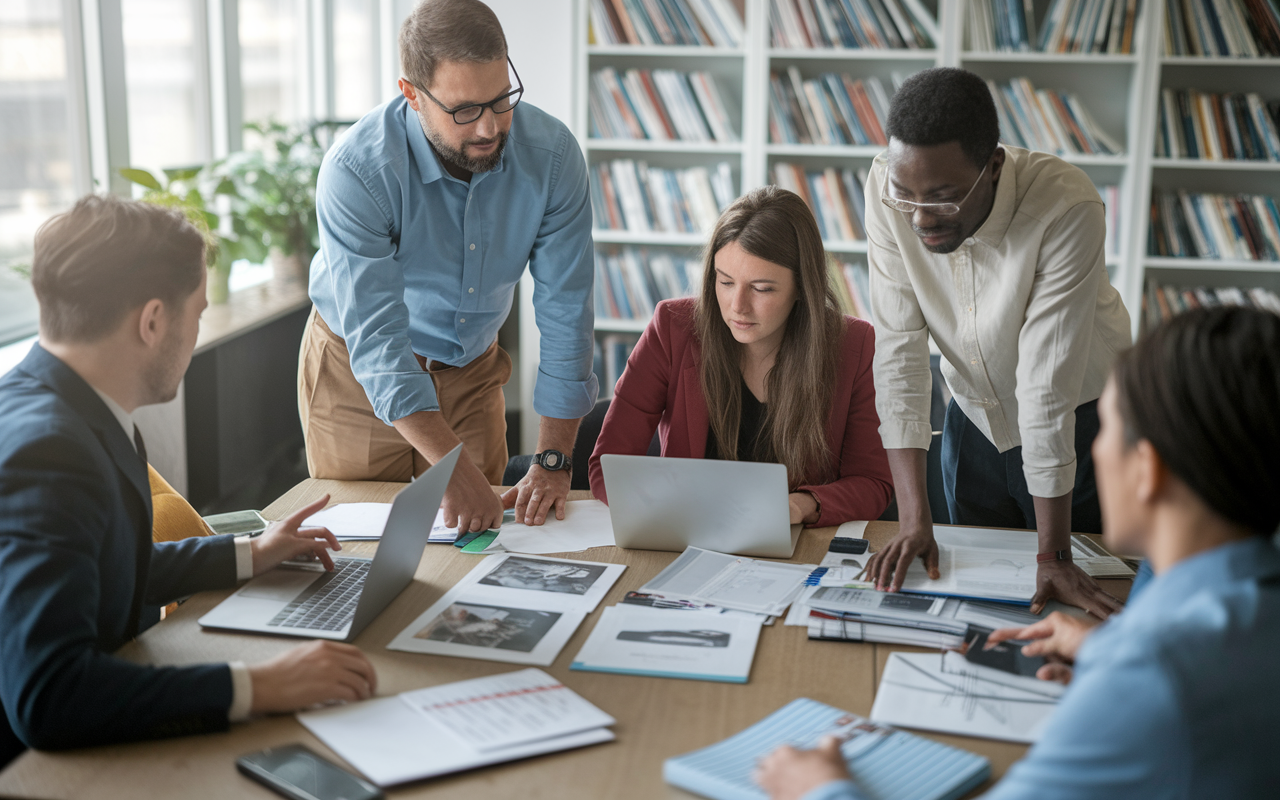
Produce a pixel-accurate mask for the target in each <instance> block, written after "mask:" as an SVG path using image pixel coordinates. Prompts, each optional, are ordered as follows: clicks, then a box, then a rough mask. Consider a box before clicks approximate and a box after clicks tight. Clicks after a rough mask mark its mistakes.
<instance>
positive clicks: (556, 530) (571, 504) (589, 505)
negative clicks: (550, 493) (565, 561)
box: [486, 500, 614, 554]
mask: <svg viewBox="0 0 1280 800" xmlns="http://www.w3.org/2000/svg"><path fill="white" fill-rule="evenodd" d="M613 543H614V542H613V522H612V520H610V518H609V507H608V506H606V505H605V504H604V503H602V502H600V501H599V500H570V501H568V502H566V503H565V504H564V519H556V515H555V511H554V510H553V511H551V512H549V513H548V514H547V521H546V522H544V523H543V524H541V525H525V524H524V523H523V522H515V521H508V522H503V523H502V529H501V530H500V531H499V533H498V538H497V539H494V540H493V543H492V544H490V545H489V547H488V548H486V550H507V551H509V552H512V553H533V554H546V553H577V552H580V551H582V550H587V549H589V548H592V547H612V546H613Z"/></svg>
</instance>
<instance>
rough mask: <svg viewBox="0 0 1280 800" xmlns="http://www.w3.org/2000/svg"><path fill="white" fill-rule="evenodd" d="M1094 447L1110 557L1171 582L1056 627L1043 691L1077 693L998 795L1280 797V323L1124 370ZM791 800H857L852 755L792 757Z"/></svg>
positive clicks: (786, 763)
mask: <svg viewBox="0 0 1280 800" xmlns="http://www.w3.org/2000/svg"><path fill="white" fill-rule="evenodd" d="M1098 410H1099V416H1100V418H1101V423H1102V425H1101V431H1100V433H1099V435H1098V438H1097V439H1096V441H1095V442H1094V445H1093V457H1094V464H1095V466H1096V469H1097V476H1098V493H1099V495H1100V500H1101V504H1102V517H1103V531H1104V536H1105V542H1106V544H1107V546H1108V548H1110V549H1111V550H1113V551H1116V552H1121V553H1131V554H1141V555H1144V556H1146V558H1147V561H1148V563H1149V564H1150V565H1151V571H1152V573H1153V574H1154V578H1153V579H1152V580H1151V582H1150V583H1149V584H1148V585H1147V587H1146V588H1145V589H1144V590H1143V592H1142V593H1141V595H1140V596H1139V597H1137V598H1135V599H1134V600H1133V601H1132V602H1131V603H1130V604H1129V605H1128V606H1127V607H1126V608H1125V610H1124V611H1123V612H1122V613H1120V614H1118V615H1116V616H1114V617H1112V618H1111V619H1110V620H1109V621H1107V622H1105V623H1103V624H1101V625H1100V626H1098V627H1096V628H1095V627H1092V626H1091V625H1090V623H1088V622H1083V621H1080V620H1077V619H1076V618H1074V617H1068V616H1065V615H1063V614H1060V613H1055V614H1053V615H1051V616H1050V617H1048V618H1047V619H1045V620H1044V621H1042V622H1039V623H1037V624H1035V625H1032V626H1030V627H1028V628H1023V629H1008V630H1005V631H999V632H997V633H996V634H992V636H991V639H992V640H993V641H996V640H1004V639H1033V640H1034V641H1032V642H1031V643H1030V644H1028V645H1026V646H1025V647H1024V649H1023V652H1024V653H1027V654H1028V655H1044V656H1048V657H1049V658H1050V659H1051V661H1052V662H1053V663H1050V664H1047V665H1046V666H1044V667H1041V671H1040V674H1039V677H1041V678H1045V679H1053V680H1060V681H1063V682H1067V683H1069V684H1070V688H1069V689H1068V690H1067V692H1066V694H1065V695H1064V696H1063V698H1062V701H1061V704H1060V706H1059V707H1058V709H1057V710H1056V711H1055V712H1054V714H1053V717H1052V718H1051V719H1050V721H1049V724H1048V726H1047V727H1046V729H1045V731H1044V734H1043V735H1042V736H1041V737H1040V740H1039V741H1038V742H1037V743H1036V745H1035V746H1034V747H1032V748H1031V750H1030V751H1029V752H1028V753H1027V757H1026V758H1025V759H1023V760H1022V761H1021V762H1019V763H1017V764H1015V765H1014V766H1013V767H1012V768H1011V769H1010V770H1009V773H1008V774H1007V775H1006V776H1005V778H1004V780H1002V781H1001V782H1000V783H999V784H998V785H997V786H996V787H995V788H994V789H993V790H992V791H991V793H990V794H988V795H987V797H988V798H989V800H1014V798H1019V799H1020V798H1028V799H1029V798H1036V800H1057V799H1058V798H1062V799H1064V800H1065V798H1081V799H1083V798H1089V799H1090V800H1099V799H1100V798H1117V800H1118V799H1119V798H1125V800H1134V799H1135V798H1144V799H1145V798H1187V799H1188V800H1190V798H1205V797H1213V798H1257V797H1274V796H1276V792H1277V791H1280V789H1277V787H1280V758H1277V757H1276V753H1280V691H1277V689H1276V676H1277V674H1280V672H1277V666H1276V665H1277V664H1278V663H1280V625H1277V624H1276V619H1277V618H1280V552H1278V551H1277V549H1276V547H1275V545H1274V543H1273V541H1272V537H1273V534H1274V533H1275V532H1276V528H1277V526H1278V525H1280V316H1277V315H1275V314H1272V313H1269V312H1264V311H1258V310H1253V309H1243V308H1216V309H1207V310H1199V311H1193V312H1188V313H1186V314H1183V315H1181V316H1178V317H1175V318H1174V319H1173V320H1171V321H1170V322H1168V323H1166V324H1165V325H1163V326H1162V327H1160V328H1158V329H1157V330H1155V331H1154V332H1153V333H1152V334H1151V335H1149V336H1147V337H1146V338H1145V339H1143V340H1142V341H1140V342H1139V343H1138V344H1137V345H1136V346H1135V347H1134V348H1133V349H1132V350H1130V351H1129V352H1128V353H1126V354H1125V355H1123V356H1121V358H1120V359H1119V360H1118V362H1117V363H1116V365H1115V369H1114V371H1113V373H1112V376H1111V379H1110V380H1109V381H1108V383H1107V388H1106V390H1105V391H1104V392H1103V395H1102V398H1101V401H1100V403H1099V409H1098ZM757 779H758V780H759V781H760V783H761V785H762V786H764V787H765V788H766V789H767V790H768V791H769V793H770V795H771V797H773V798H774V800H781V799H783V798H786V799H788V800H790V799H793V798H803V799H804V800H853V799H854V798H860V797H861V796H862V795H860V794H859V792H858V789H857V787H856V785H855V783H854V781H853V780H851V779H850V775H849V773H848V772H847V770H846V767H845V764H844V761H843V759H841V758H840V755H839V750H838V744H837V743H836V742H835V741H834V740H831V741H826V742H824V743H823V745H822V746H821V747H819V748H818V749H817V750H812V751H804V752H802V751H797V750H794V749H791V748H782V749H781V750H779V751H777V752H775V753H773V754H772V755H770V756H769V757H767V758H766V759H764V760H763V761H762V763H761V768H760V771H759V773H758V776H757Z"/></svg>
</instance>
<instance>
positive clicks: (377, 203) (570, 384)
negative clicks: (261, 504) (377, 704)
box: [299, 0, 598, 531]
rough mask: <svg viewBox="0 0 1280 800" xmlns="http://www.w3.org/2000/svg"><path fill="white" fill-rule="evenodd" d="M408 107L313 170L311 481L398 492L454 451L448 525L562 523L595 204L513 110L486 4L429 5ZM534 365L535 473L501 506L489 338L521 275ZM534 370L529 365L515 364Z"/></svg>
mask: <svg viewBox="0 0 1280 800" xmlns="http://www.w3.org/2000/svg"><path fill="white" fill-rule="evenodd" d="M400 49H401V63H402V67H403V70H404V74H405V77H404V78H402V79H401V80H400V89H401V92H402V94H403V96H402V97H398V98H396V99H395V100H394V101H392V102H390V103H387V104H386V105H383V106H380V107H378V108H376V109H374V110H373V111H371V112H370V113H369V114H367V115H365V117H364V118H363V119H361V120H360V121H359V122H358V123H356V125H355V126H354V127H352V128H351V130H350V131H349V132H348V133H347V134H346V135H345V137H343V139H342V140H340V141H339V142H338V143H337V144H336V145H335V146H334V148H333V149H332V150H331V151H330V152H329V153H328V155H327V156H326V157H325V161H324V165H323V166H322V168H321V171H320V180H319V185H318V187H317V201H316V206H317V212H318V215H319V222H320V235H321V248H320V252H319V253H318V254H317V256H316V259H315V261H314V263H313V265H312V274H311V286H310V292H311V298H312V299H313V300H314V302H315V312H314V313H313V314H312V317H311V321H310V323H309V325H308V329H307V333H306V336H305V338H304V341H303V347H302V353H301V364H300V367H299V406H300V410H301V413H302V420H303V429H304V432H305V434H306V441H307V459H308V466H309V468H310V470H311V474H312V475H313V477H318V478H339V479H345V480H388V481H405V480H408V479H409V478H410V477H412V476H413V475H416V474H420V473H421V472H422V471H423V470H425V469H426V468H427V466H429V465H430V464H432V463H434V462H435V461H437V460H438V459H439V458H441V457H443V456H444V455H445V454H446V453H447V452H449V450H451V449H452V448H453V447H454V446H456V445H457V444H458V443H459V442H460V441H461V442H462V443H463V445H464V450H465V452H466V453H467V454H468V455H469V456H470V458H469V459H463V460H462V461H460V462H459V463H458V467H457V471H456V472H455V473H454V478H453V480H452V481H451V482H450V484H449V489H448V491H447V492H446V494H445V498H444V503H443V508H444V513H445V522H446V523H447V524H449V525H453V524H455V523H456V524H458V525H460V526H461V527H462V528H463V529H464V530H467V529H469V530H473V531H474V530H484V529H486V528H490V527H496V526H497V525H498V524H499V523H500V521H501V518H502V506H503V503H505V504H506V505H507V506H511V505H514V506H515V508H516V513H517V517H518V518H519V519H521V520H522V521H525V522H527V523H530V524H541V523H542V522H543V521H544V519H545V517H546V515H547V513H548V512H549V511H551V510H553V509H554V510H555V511H556V513H557V515H558V516H560V517H563V513H564V502H565V497H566V495H567V494H568V491H569V484H570V480H569V470H570V469H572V468H573V465H572V464H571V462H570V461H569V459H568V458H567V457H566V456H565V455H564V454H565V453H569V452H571V451H572V450H573V444H574V439H575V437H576V435H577V428H578V422H579V420H580V418H581V417H582V416H583V415H584V414H586V412H587V411H589V410H590V409H591V407H592V406H593V404H594V403H595V399H596V394H597V389H598V387H597V383H596V380H595V377H594V376H593V374H592V371H591V357H592V332H591V331H592V321H593V309H592V281H593V264H592V257H591V206H590V200H589V193H588V189H587V172H586V165H585V163H584V161H583V157H582V152H581V150H580V149H579V147H578V144H577V142H576V141H575V140H574V137H573V135H572V134H571V133H570V132H569V130H568V128H566V127H565V125H564V124H563V123H561V122H559V121H558V120H556V119H554V118H552V117H551V116H549V115H547V114H546V113H544V112H542V111H540V110H539V109H537V108H534V107H533V106H531V105H529V104H528V103H520V102H519V100H520V96H521V94H522V92H523V87H522V86H521V85H520V83H519V77H518V75H516V74H515V69H514V66H512V67H511V71H510V73H509V72H508V66H509V65H510V62H509V61H508V59H507V46H506V39H505V37H504V35H503V32H502V28H501V25H500V24H499V22H498V19H497V17H496V16H494V14H493V12H492V11H491V10H490V9H489V8H488V7H487V6H485V5H484V4H483V3H480V2H478V0H427V1H426V2H423V3H421V4H420V5H419V6H418V7H417V8H416V9H415V10H414V11H413V12H412V13H411V14H410V16H409V17H408V18H407V19H406V21H405V23H404V26H403V28H402V29H401V34H400ZM526 263H527V264H528V265H529V270H530V273H531V275H532V276H533V280H534V287H535V288H534V297H533V303H534V308H535V309H536V312H537V324H538V328H539V331H540V332H541V353H540V363H539V370H538V377H537V383H536V384H535V387H534V392H533V406H534V409H535V411H537V412H538V413H539V414H540V415H541V416H542V423H541V426H540V429H539V440H538V451H539V459H538V461H537V463H535V464H534V465H533V466H532V467H531V468H530V470H529V473H528V474H527V475H526V476H525V477H524V478H523V479H522V480H521V481H520V483H519V484H518V486H517V487H516V489H514V490H512V491H510V492H508V493H507V494H506V495H504V496H503V498H502V500H501V501H499V499H498V498H496V497H495V496H494V494H493V492H492V491H491V490H490V484H498V483H500V482H501V478H502V472H503V469H504V468H505V466H506V461H507V449H506V423H505V408H504V403H503V399H502V386H503V385H504V384H505V383H506V382H507V380H508V379H509V377H510V374H511V362H510V359H509V358H508V357H507V356H506V354H505V353H504V352H502V350H501V349H500V348H499V347H498V346H497V333H498V329H499V328H500V327H501V325H502V323H503V321H504V320H505V319H506V317H507V314H508V313H509V311H510V309H511V303H512V298H513V296H514V291H515V287H516V285H517V284H518V283H519V281H520V277H521V275H522V274H523V272H524V269H525V264H526ZM525 357H526V358H533V357H534V354H532V353H528V354H525Z"/></svg>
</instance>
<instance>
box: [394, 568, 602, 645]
mask: <svg viewBox="0 0 1280 800" xmlns="http://www.w3.org/2000/svg"><path fill="white" fill-rule="evenodd" d="M624 569H626V567H625V566H624V565H622V564H601V563H596V562H593V561H572V560H569V559H563V558H545V557H542V556H530V555H520V554H516V553H497V554H495V555H491V556H489V557H488V558H486V559H485V560H484V561H481V562H480V564H479V565H477V566H476V568H475V569H473V570H471V572H469V573H467V576H466V577H465V578H463V579H462V580H461V581H459V582H458V584H457V585H456V586H454V587H453V588H452V589H450V590H449V591H448V592H446V593H445V595H444V597H441V598H440V599H439V600H438V601H436V603H435V604H434V605H432V606H431V607H430V608H428V609H427V610H426V611H424V612H423V613H422V615H421V616H419V617H418V618H417V619H416V620H414V621H413V623H412V624H410V625H409V627H407V628H405V629H404V630H403V631H401V632H400V633H399V634H398V635H397V636H396V638H394V639H392V640H391V643H390V644H388V645H387V648H388V649H391V650H404V651H406V652H410V653H430V654H433V655H441V656H457V657H459V658H480V659H485V660H488V661H507V662H511V663H516V664H532V665H538V666H550V665H551V662H552V661H554V660H555V658H556V656H557V655H558V654H559V653H560V650H561V649H562V648H563V647H564V645H565V642H567V641H569V637H570V636H572V635H573V632H574V631H575V630H577V629H578V625H580V624H581V623H582V620H583V619H584V618H585V617H586V615H587V614H590V613H591V612H592V611H594V610H595V607H596V606H597V605H599V604H600V601H601V600H602V599H603V598H604V596H605V593H607V592H608V591H609V588H610V587H611V586H613V584H614V582H615V581H616V580H618V576H619V575H621V574H622V571H623V570H624Z"/></svg>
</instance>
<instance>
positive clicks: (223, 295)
mask: <svg viewBox="0 0 1280 800" xmlns="http://www.w3.org/2000/svg"><path fill="white" fill-rule="evenodd" d="M205 294H206V295H207V296H208V298H209V304H210V305H215V306H218V305H223V304H225V303H226V302H227V300H228V299H229V298H230V297H231V270H229V269H211V270H209V282H208V284H207V285H206V287H205Z"/></svg>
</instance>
